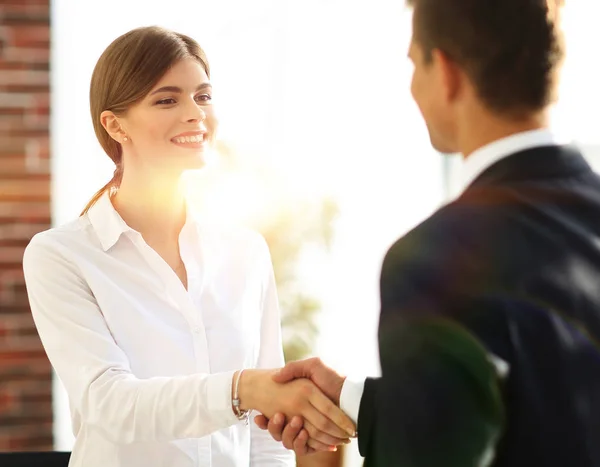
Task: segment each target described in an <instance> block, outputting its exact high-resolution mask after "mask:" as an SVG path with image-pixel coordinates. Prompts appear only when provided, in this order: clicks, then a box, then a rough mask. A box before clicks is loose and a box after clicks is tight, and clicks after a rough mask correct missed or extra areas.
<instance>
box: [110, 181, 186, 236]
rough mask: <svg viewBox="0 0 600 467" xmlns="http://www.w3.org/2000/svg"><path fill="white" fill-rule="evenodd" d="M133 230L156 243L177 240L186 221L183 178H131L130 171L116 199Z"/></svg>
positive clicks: (119, 211)
mask: <svg viewBox="0 0 600 467" xmlns="http://www.w3.org/2000/svg"><path fill="white" fill-rule="evenodd" d="M112 202H113V206H114V207H115V209H116V210H117V212H118V213H119V215H120V216H121V217H122V218H123V220H124V221H125V222H126V223H127V225H128V226H129V227H131V228H132V229H134V230H136V231H138V232H140V233H141V234H142V236H143V237H144V238H146V239H148V238H151V239H153V240H154V241H159V242H170V241H176V240H177V239H178V237H179V232H181V229H182V227H183V225H184V224H185V219H186V203H185V194H184V191H183V186H182V183H180V177H176V178H169V177H152V178H150V177H135V178H134V177H131V176H128V174H127V171H125V173H124V174H123V180H122V181H121V185H120V186H119V189H118V190H117V192H116V194H115V195H114V197H113V198H112Z"/></svg>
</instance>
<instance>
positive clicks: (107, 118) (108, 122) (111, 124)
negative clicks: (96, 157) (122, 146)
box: [100, 110, 127, 143]
mask: <svg viewBox="0 0 600 467" xmlns="http://www.w3.org/2000/svg"><path fill="white" fill-rule="evenodd" d="M100 123H102V126H103V127H104V129H105V130H106V132H107V133H108V134H109V135H110V137H111V138H112V139H114V140H115V141H116V142H117V143H121V142H122V141H123V139H124V138H126V137H127V135H126V133H125V131H124V130H123V128H122V127H121V123H120V122H119V119H118V118H117V116H116V115H115V114H114V113H113V112H111V111H110V110H105V111H104V112H102V113H101V114H100Z"/></svg>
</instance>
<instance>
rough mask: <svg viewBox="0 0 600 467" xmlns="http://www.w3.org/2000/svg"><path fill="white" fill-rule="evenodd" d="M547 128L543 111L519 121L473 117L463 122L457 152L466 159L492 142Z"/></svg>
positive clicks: (488, 115) (485, 116)
mask: <svg viewBox="0 0 600 467" xmlns="http://www.w3.org/2000/svg"><path fill="white" fill-rule="evenodd" d="M547 127H548V114H547V112H545V111H544V112H540V113H537V114H535V115H531V116H529V117H527V118H523V119H519V120H511V119H507V118H499V117H496V116H492V115H490V114H487V115H481V114H479V115H474V116H473V117H472V118H469V119H466V120H463V125H461V129H459V138H458V143H459V152H460V153H461V154H462V155H463V158H465V159H466V158H468V157H469V155H471V154H472V153H473V152H474V151H476V150H477V149H479V148H482V147H483V146H486V145H488V144H490V143H493V142H494V141H498V140H500V139H503V138H507V137H509V136H512V135H515V134H518V133H523V132H525V131H532V130H540V129H543V128H547Z"/></svg>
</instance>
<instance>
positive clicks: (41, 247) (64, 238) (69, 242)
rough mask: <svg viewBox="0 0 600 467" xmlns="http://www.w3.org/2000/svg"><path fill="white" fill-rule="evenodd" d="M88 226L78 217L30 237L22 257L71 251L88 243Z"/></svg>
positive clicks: (83, 219) (84, 219) (84, 220)
mask: <svg viewBox="0 0 600 467" xmlns="http://www.w3.org/2000/svg"><path fill="white" fill-rule="evenodd" d="M88 224H89V222H87V221H86V218H85V217H79V218H77V219H73V220H71V221H69V222H65V223H63V224H60V225H58V226H55V227H52V228H49V229H46V230H42V231H40V232H38V233H36V234H35V235H33V237H31V240H30V241H29V243H28V245H27V247H26V248H25V253H24V255H25V256H26V257H27V256H29V257H32V256H35V257H37V256H40V255H42V256H46V255H48V254H53V253H57V252H60V251H61V250H63V251H64V250H72V249H73V247H74V246H75V245H78V244H81V243H82V242H88V241H89V240H88V237H89V236H88V235H87V233H86V227H87V225H88Z"/></svg>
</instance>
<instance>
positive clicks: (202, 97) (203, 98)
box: [196, 94, 212, 102]
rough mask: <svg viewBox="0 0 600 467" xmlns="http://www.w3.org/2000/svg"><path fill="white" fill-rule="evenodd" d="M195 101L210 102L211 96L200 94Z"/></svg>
mask: <svg viewBox="0 0 600 467" xmlns="http://www.w3.org/2000/svg"><path fill="white" fill-rule="evenodd" d="M196 100H198V101H201V102H209V101H211V100H212V96H211V95H210V94H200V95H199V96H196Z"/></svg>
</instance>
